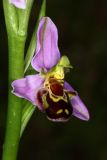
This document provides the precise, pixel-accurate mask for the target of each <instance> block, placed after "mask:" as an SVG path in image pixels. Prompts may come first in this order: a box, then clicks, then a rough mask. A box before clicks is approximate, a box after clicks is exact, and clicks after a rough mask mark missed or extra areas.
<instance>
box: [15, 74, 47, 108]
mask: <svg viewBox="0 0 107 160" xmlns="http://www.w3.org/2000/svg"><path fill="white" fill-rule="evenodd" d="M43 82H44V79H43V78H41V77H40V75H39V74H37V75H30V76H26V77H25V78H22V79H19V80H15V81H13V82H12V87H13V90H12V93H13V94H15V95H16V96H18V97H21V98H25V99H27V100H29V101H31V102H32V103H33V104H34V105H37V106H38V101H37V100H36V99H37V98H36V97H37V92H38V90H39V89H40V88H41V87H42V86H43ZM38 107H39V106H38ZM40 109H41V110H42V108H40Z"/></svg>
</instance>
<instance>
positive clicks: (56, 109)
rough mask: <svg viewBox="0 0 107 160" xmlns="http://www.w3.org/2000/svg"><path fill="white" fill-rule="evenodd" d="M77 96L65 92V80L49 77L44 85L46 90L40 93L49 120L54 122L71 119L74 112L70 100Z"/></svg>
mask: <svg viewBox="0 0 107 160" xmlns="http://www.w3.org/2000/svg"><path fill="white" fill-rule="evenodd" d="M75 95H76V92H68V91H67V90H64V80H63V79H56V78H55V77H49V78H48V79H47V80H46V82H45V83H44V89H41V90H40V91H39V92H38V98H39V99H40V101H41V102H40V103H41V104H42V106H43V108H44V110H45V112H46V114H47V117H48V119H51V120H53V121H67V120H68V119H69V118H70V116H71V114H72V111H73V108H72V106H71V103H70V98H71V97H72V96H75ZM40 97H41V98H40Z"/></svg>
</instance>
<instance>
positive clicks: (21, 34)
mask: <svg viewBox="0 0 107 160" xmlns="http://www.w3.org/2000/svg"><path fill="white" fill-rule="evenodd" d="M14 2H17V1H9V0H3V5H4V14H5V22H6V28H7V35H8V75H9V76H8V88H9V92H8V113H7V126H6V134H5V142H4V146H3V157H2V159H3V160H15V159H16V157H17V151H18V144H19V139H20V128H21V114H22V106H21V105H22V103H21V100H19V99H18V98H17V97H15V96H14V95H13V94H12V93H11V82H12V81H13V80H14V79H17V78H21V77H23V73H24V71H23V70H24V69H23V68H24V47H25V41H26V32H27V26H28V19H29V14H30V10H31V6H32V3H33V0H30V1H28V2H27V4H26V3H25V7H26V9H25V10H22V8H23V5H22V1H19V2H20V3H19V5H18V6H17V5H16V4H15V3H14ZM25 2H26V1H25ZM10 3H11V4H10ZM14 5H15V6H16V7H19V8H21V9H18V8H16V7H15V6H14ZM25 7H24V8H25Z"/></svg>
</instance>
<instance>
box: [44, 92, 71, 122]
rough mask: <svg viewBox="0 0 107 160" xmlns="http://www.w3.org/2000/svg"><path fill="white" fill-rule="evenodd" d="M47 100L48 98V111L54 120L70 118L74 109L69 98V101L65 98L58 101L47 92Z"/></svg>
mask: <svg viewBox="0 0 107 160" xmlns="http://www.w3.org/2000/svg"><path fill="white" fill-rule="evenodd" d="M46 100H47V103H48V104H49V107H48V108H47V109H46V113H47V116H48V117H49V118H50V119H53V120H57V119H62V120H63V119H64V120H67V119H69V117H70V116H71V114H72V110H73V109H72V106H71V104H70V102H69V99H68V102H65V101H64V100H59V101H58V102H54V101H53V100H52V99H51V98H50V97H49V94H47V95H46Z"/></svg>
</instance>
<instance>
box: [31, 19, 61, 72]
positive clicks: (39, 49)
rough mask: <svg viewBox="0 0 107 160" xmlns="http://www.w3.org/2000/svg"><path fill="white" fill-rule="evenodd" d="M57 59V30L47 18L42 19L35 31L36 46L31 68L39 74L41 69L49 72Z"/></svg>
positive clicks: (58, 56) (58, 55)
mask: <svg viewBox="0 0 107 160" xmlns="http://www.w3.org/2000/svg"><path fill="white" fill-rule="evenodd" d="M59 59H60V52H59V49H58V32H57V28H56V26H55V24H54V23H53V22H52V20H51V19H50V18H49V17H43V18H42V19H41V21H40V23H39V26H38V30H37V45H36V52H35V55H34V57H33V60H32V67H33V68H34V69H35V70H37V71H39V72H40V71H41V69H45V70H49V69H50V68H51V67H53V66H54V65H56V64H57V62H58V61H59Z"/></svg>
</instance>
